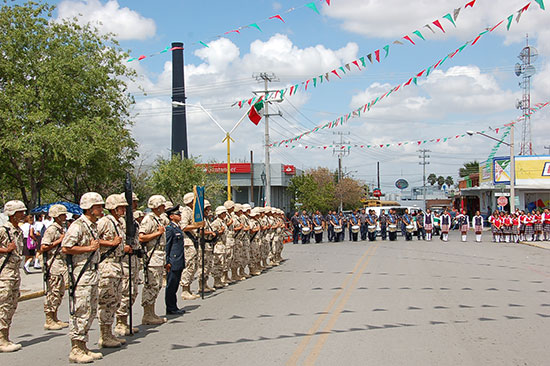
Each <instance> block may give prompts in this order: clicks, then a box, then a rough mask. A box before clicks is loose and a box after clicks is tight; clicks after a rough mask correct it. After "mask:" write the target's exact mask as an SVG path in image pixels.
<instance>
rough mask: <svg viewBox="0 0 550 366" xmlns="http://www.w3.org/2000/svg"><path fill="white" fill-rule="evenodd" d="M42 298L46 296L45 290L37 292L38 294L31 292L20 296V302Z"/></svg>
mask: <svg viewBox="0 0 550 366" xmlns="http://www.w3.org/2000/svg"><path fill="white" fill-rule="evenodd" d="M41 296H44V290H40V291H36V292H30V293H28V294H25V295H22V296H19V301H25V300H31V299H36V298H37V297H41Z"/></svg>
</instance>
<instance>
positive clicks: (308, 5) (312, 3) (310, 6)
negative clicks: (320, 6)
mask: <svg viewBox="0 0 550 366" xmlns="http://www.w3.org/2000/svg"><path fill="white" fill-rule="evenodd" d="M306 6H307V7H308V8H310V9H311V10H313V11H314V12H316V13H317V14H319V15H321V13H319V10H317V6H315V3H314V2H311V3H309V4H306Z"/></svg>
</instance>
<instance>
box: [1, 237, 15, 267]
mask: <svg viewBox="0 0 550 366" xmlns="http://www.w3.org/2000/svg"><path fill="white" fill-rule="evenodd" d="M4 230H6V234H8V243H11V235H10V231H9V230H8V228H7V227H5V226H4ZM12 252H13V251H11V252H9V253H8V254H6V259H4V262H2V265H1V266H0V273H2V270H3V269H4V267H5V266H6V265H7V264H8V261H9V260H10V257H11V253H12Z"/></svg>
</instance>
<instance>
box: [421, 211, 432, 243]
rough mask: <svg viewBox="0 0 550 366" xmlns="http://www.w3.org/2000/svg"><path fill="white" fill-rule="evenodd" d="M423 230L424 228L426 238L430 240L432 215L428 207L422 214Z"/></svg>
mask: <svg viewBox="0 0 550 366" xmlns="http://www.w3.org/2000/svg"><path fill="white" fill-rule="evenodd" d="M423 224H424V225H423V226H424V230H426V240H428V241H431V240H432V231H433V228H434V215H433V213H432V210H430V209H429V208H428V209H427V210H426V214H425V215H424V223H423Z"/></svg>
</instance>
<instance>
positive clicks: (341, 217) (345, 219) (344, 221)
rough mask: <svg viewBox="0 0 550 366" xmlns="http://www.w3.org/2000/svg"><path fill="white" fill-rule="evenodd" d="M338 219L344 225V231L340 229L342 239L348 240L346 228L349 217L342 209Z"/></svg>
mask: <svg viewBox="0 0 550 366" xmlns="http://www.w3.org/2000/svg"><path fill="white" fill-rule="evenodd" d="M338 221H339V223H340V225H341V226H342V231H340V241H344V240H346V228H347V227H348V223H349V222H348V218H347V217H346V216H345V215H344V213H343V212H342V211H340V213H339V214H338Z"/></svg>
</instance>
